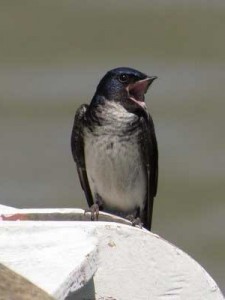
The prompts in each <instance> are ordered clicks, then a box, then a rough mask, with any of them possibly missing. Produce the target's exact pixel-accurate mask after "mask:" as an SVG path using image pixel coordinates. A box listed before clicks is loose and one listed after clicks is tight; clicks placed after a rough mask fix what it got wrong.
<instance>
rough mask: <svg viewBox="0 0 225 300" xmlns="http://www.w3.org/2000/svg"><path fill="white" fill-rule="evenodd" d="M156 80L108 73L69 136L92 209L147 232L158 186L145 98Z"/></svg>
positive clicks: (128, 71) (122, 70) (130, 72)
mask: <svg viewBox="0 0 225 300" xmlns="http://www.w3.org/2000/svg"><path fill="white" fill-rule="evenodd" d="M155 79H157V77H156V76H147V75H146V74H144V73H142V72H140V71H138V70H135V69H132V68H129V67H119V68H115V69H112V70H110V71H108V72H107V73H106V74H105V75H104V76H103V78H102V79H101V80H100V82H99V84H98V85H97V88H96V91H95V93H94V96H93V98H92V100H91V101H90V104H82V105H81V106H80V107H79V108H78V109H77V111H76V113H75V118H74V124H73V129H72V134H71V150H72V155H73V159H74V161H75V163H76V167H77V172H78V175H79V179H80V184H81V187H82V189H83V191H84V193H85V197H86V200H87V203H88V205H89V207H90V208H93V210H96V211H98V209H100V210H103V211H105V212H108V213H112V214H115V215H118V216H120V217H123V218H126V217H128V216H131V218H132V220H139V221H140V223H141V224H142V225H143V226H144V227H145V228H146V229H148V230H151V223H152V213H153V202H154V198H155V196H156V193H157V185H158V146H157V139H156V134H155V129H154V123H153V120H152V117H151V115H150V114H149V112H148V110H147V106H146V104H145V94H146V92H147V90H148V88H149V87H150V85H151V84H152V82H153V81H154V80H155ZM96 206H97V207H98V209H96ZM134 223H135V222H134Z"/></svg>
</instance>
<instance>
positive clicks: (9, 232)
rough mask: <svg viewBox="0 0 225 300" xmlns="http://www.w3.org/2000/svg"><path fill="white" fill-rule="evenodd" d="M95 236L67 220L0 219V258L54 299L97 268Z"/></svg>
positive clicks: (81, 282)
mask: <svg viewBox="0 0 225 300" xmlns="http://www.w3.org/2000/svg"><path fill="white" fill-rule="evenodd" d="M96 243H97V239H96V237H94V234H91V231H90V230H86V228H85V227H82V226H74V223H70V224H67V222H41V221H40V222H33V221H31V222H30V221H27V222H8V221H5V222H1V227H0V262H1V263H3V264H4V265H6V266H7V267H9V268H11V269H12V270H13V271H15V272H18V273H19V274H21V275H22V276H24V277H26V278H27V279H29V280H30V281H31V282H33V283H34V284H36V285H37V286H38V287H40V288H41V289H43V290H44V291H46V292H47V293H49V294H50V295H53V296H54V297H55V298H56V299H65V296H66V295H67V294H68V292H69V291H74V290H77V289H78V288H80V287H82V286H83V285H84V284H86V283H87V281H88V280H89V279H90V278H91V277H92V276H93V274H94V272H95V271H96V269H97V261H96V260H97V247H96Z"/></svg>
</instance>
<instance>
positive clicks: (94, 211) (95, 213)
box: [84, 203, 99, 221]
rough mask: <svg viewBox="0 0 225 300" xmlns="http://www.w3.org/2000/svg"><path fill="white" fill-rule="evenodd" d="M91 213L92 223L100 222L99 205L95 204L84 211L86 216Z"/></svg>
mask: <svg viewBox="0 0 225 300" xmlns="http://www.w3.org/2000/svg"><path fill="white" fill-rule="evenodd" d="M87 212H90V213H91V221H95V220H96V221H98V216H99V205H98V204H97V203H94V204H93V205H92V206H91V207H89V208H87V209H85V210H84V215H85V214H86V213H87Z"/></svg>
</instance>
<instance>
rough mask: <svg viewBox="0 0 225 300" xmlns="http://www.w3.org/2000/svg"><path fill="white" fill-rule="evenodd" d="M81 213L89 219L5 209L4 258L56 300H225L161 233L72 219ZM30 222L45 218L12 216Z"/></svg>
mask: <svg viewBox="0 0 225 300" xmlns="http://www.w3.org/2000/svg"><path fill="white" fill-rule="evenodd" d="M82 216H83V219H86V218H88V216H84V211H83V210H76V209H62V210H59V209H35V210H34V209H26V210H25V209H23V210H16V209H12V208H10V209H7V208H5V207H4V208H2V207H0V219H2V220H4V221H2V222H1V226H0V263H2V264H4V265H5V266H7V267H9V268H10V269H12V270H13V271H16V272H17V273H19V274H21V275H22V276H24V277H25V278H27V279H29V280H30V281H31V282H32V283H34V284H35V285H37V286H38V287H40V288H41V289H42V290H44V291H45V292H47V293H48V294H49V295H51V296H53V298H55V299H70V300H72V299H85V300H86V299H99V300H100V299H101V300H102V299H104V300H106V299H111V300H112V299H118V300H131V299H140V300H142V299H143V300H148V299H152V300H167V299H168V300H178V299H179V300H180V299H181V300H189V299H193V300H201V299H202V300H222V299H224V297H223V295H222V294H221V292H220V290H219V288H218V286H217V285H216V283H215V282H214V280H213V279H212V278H211V277H210V276H209V275H208V273H207V272H206V271H205V270H204V269H203V268H202V267H201V266H200V265H199V264H198V263H197V262H196V261H194V260H193V259H192V258H191V257H190V256H188V255H187V254H185V253H184V252H183V251H181V250H180V249H178V248H177V247H175V246H174V245H172V244H170V243H169V242H167V241H165V240H163V239H162V238H160V237H159V236H157V235H155V234H153V233H151V232H148V231H146V230H144V229H139V228H134V227H132V226H130V225H125V224H119V223H115V222H114V223H113V222H110V223H107V222H102V221H98V222H84V221H76V222H74V221H65V220H71V219H72V220H75V219H78V220H82ZM101 218H103V219H105V220H111V221H112V220H113V221H116V222H118V221H121V222H125V223H127V224H129V222H128V221H126V220H125V221H124V220H122V219H120V218H118V217H114V216H111V215H108V214H103V213H101V215H100V219H101ZM27 219H29V220H32V219H35V220H40V219H41V220H42V221H17V222H15V221H12V220H27ZM57 219H58V220H64V221H56V220H57ZM9 220H11V221H9ZM46 220H54V221H51V222H50V221H46ZM0 295H1V291H0ZM0 299H1V298H0Z"/></svg>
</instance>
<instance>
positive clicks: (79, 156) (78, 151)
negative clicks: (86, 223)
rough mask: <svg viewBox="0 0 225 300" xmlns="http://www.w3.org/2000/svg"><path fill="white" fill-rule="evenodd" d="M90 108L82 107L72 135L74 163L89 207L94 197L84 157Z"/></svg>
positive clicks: (76, 115) (76, 116)
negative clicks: (87, 115) (86, 120)
mask: <svg viewBox="0 0 225 300" xmlns="http://www.w3.org/2000/svg"><path fill="white" fill-rule="evenodd" d="M87 108H88V105H86V104H83V105H81V106H80V107H79V108H78V110H77V112H76V114H75V118H74V124H73V130H72V135H71V150H72V154H73V158H74V161H75V162H76V165H77V172H78V175H79V178H80V184H81V186H82V189H83V190H84V193H85V196H86V199H87V202H88V205H89V206H91V205H92V204H93V203H94V202H93V197H92V193H91V189H90V186H89V182H88V177H87V171H86V166H85V157H84V134H83V129H84V122H85V113H86V110H87Z"/></svg>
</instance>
